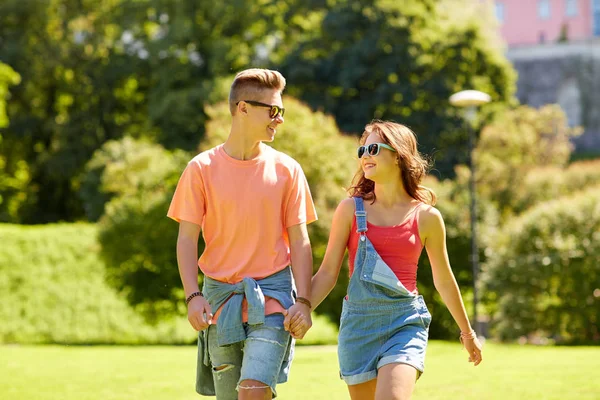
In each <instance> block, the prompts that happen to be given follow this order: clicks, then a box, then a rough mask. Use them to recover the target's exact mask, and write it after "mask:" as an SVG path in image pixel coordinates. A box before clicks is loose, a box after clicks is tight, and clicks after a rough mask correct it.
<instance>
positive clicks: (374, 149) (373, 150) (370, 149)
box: [358, 143, 396, 158]
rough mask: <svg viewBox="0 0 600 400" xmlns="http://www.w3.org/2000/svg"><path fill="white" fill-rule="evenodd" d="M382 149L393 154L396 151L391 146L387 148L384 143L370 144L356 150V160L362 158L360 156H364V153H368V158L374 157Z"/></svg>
mask: <svg viewBox="0 0 600 400" xmlns="http://www.w3.org/2000/svg"><path fill="white" fill-rule="evenodd" d="M382 147H383V148H384V149H388V150H391V151H393V152H396V150H395V149H394V148H393V147H392V146H389V145H387V144H385V143H371V144H370V145H368V146H360V147H359V148H358V158H362V156H364V155H365V153H369V155H370V156H376V155H377V154H379V150H380V149H381V148H382Z"/></svg>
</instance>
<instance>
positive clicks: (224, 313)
mask: <svg viewBox="0 0 600 400" xmlns="http://www.w3.org/2000/svg"><path fill="white" fill-rule="evenodd" d="M292 282H293V280H292V270H291V268H290V267H286V268H285V269H283V270H281V271H279V272H277V273H275V274H273V275H270V276H267V277H265V278H263V279H259V280H254V279H252V278H244V279H243V280H242V281H241V282H238V283H235V284H230V283H225V282H220V281H217V280H215V279H212V278H210V277H208V276H205V277H204V286H203V293H204V296H205V298H206V300H207V301H208V303H209V304H210V308H211V310H213V312H215V311H216V310H218V309H219V307H221V306H223V309H222V310H221V314H219V319H218V321H217V344H218V345H219V346H226V345H230V344H233V343H237V342H241V341H244V340H246V331H245V330H244V326H243V321H242V302H243V300H244V297H245V298H246V300H247V301H248V324H250V325H258V324H263V323H264V322H265V296H268V297H271V298H273V299H275V300H277V301H278V302H279V303H280V304H281V305H282V307H283V308H285V309H288V308H290V307H291V306H292V305H293V304H294V300H293V299H292V296H293V283H292ZM230 296H231V297H230ZM223 304H225V305H223ZM292 345H293V341H292V340H290V342H289V345H288V346H289V347H291V346H292ZM287 354H290V355H291V354H293V352H291V351H290V349H289V348H288V351H287ZM198 357H202V359H201V360H198V361H199V362H198V369H199V371H197V381H196V390H197V391H198V393H200V394H205V395H210V393H211V392H213V393H214V382H213V379H212V365H211V362H210V356H209V354H208V329H205V330H203V331H200V333H199V337H198ZM284 366H285V367H286V368H287V367H288V363H286V362H284V363H283V365H282V368H284ZM200 369H202V370H200ZM212 395H213V396H214V394H212Z"/></svg>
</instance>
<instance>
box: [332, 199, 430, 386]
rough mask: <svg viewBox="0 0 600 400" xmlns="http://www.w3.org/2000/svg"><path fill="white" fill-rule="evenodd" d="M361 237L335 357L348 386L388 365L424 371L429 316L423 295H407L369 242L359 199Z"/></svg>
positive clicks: (371, 377) (357, 206) (368, 377)
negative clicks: (409, 366)
mask: <svg viewBox="0 0 600 400" xmlns="http://www.w3.org/2000/svg"><path fill="white" fill-rule="evenodd" d="M354 202H355V206H356V211H355V215H356V225H357V227H358V232H359V233H360V237H359V242H358V249H357V252H356V260H355V263H354V273H353V274H352V277H351V278H350V283H349V285H348V295H347V297H346V299H345V300H344V304H343V307H342V316H341V323H340V333H339V341H338V342H339V343H338V357H339V362H340V376H341V377H342V379H344V381H345V382H346V383H347V384H349V385H356V384H359V383H363V382H367V381H369V380H371V379H374V378H375V377H376V376H377V369H378V368H381V367H382V366H384V365H386V364H391V363H402V364H408V365H411V366H413V367H414V368H415V369H417V371H419V376H420V374H421V373H422V372H423V370H424V361H425V352H426V349H427V338H428V332H429V324H430V322H431V314H430V313H429V311H428V310H427V306H426V305H425V301H424V300H423V297H422V296H419V295H416V294H415V293H413V292H409V291H408V290H407V289H406V287H404V285H403V284H402V282H400V281H399V280H398V278H397V277H396V275H395V274H394V272H393V271H392V270H391V269H390V268H389V267H388V265H387V264H386V263H385V262H384V261H383V260H382V259H381V257H380V256H379V254H378V253H377V251H376V250H375V248H374V247H373V244H372V243H371V241H370V240H369V238H368V237H367V234H366V233H367V213H366V212H365V210H364V204H363V200H362V199H361V198H359V197H355V198H354Z"/></svg>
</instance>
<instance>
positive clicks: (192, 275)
mask: <svg viewBox="0 0 600 400" xmlns="http://www.w3.org/2000/svg"><path fill="white" fill-rule="evenodd" d="M200 229H201V228H200V225H198V224H194V223H192V222H187V221H181V222H180V223H179V236H178V237H177V264H178V266H179V276H180V277H181V282H182V283H183V290H184V291H185V297H186V298H187V297H188V296H189V295H191V294H192V293H195V292H199V291H200V290H199V289H198V239H199V237H200ZM211 318H212V313H211V309H210V305H209V304H208V301H206V299H205V298H204V297H202V296H196V297H193V298H192V299H191V300H190V302H189V304H188V321H190V324H191V325H192V327H193V328H194V329H195V330H197V331H201V330H203V329H206V328H207V327H208V325H209V324H210V320H211Z"/></svg>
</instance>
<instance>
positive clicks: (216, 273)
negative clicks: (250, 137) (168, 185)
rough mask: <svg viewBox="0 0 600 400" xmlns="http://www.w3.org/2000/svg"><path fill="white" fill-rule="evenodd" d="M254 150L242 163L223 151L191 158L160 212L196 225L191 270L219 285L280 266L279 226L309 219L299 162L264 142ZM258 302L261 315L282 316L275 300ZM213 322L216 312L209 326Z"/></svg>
mask: <svg viewBox="0 0 600 400" xmlns="http://www.w3.org/2000/svg"><path fill="white" fill-rule="evenodd" d="M260 148H261V152H260V154H259V155H258V156H257V157H256V158H253V159H251V160H244V161H242V160H237V159H235V158H232V157H230V156H229V155H228V154H227V153H226V152H225V149H224V148H223V145H219V146H217V147H214V148H212V149H210V150H207V151H205V152H202V153H200V154H198V155H197V156H196V157H194V158H193V159H192V160H191V161H190V162H189V163H188V165H187V167H186V169H185V170H184V171H183V174H182V175H181V178H180V179H179V183H178V184H177V189H176V190H175V194H174V195H173V199H172V201H171V205H170V207H169V211H168V213H167V215H168V216H169V217H170V218H172V219H174V220H175V221H177V222H180V221H182V220H183V221H188V222H192V223H194V224H198V225H200V226H201V227H202V235H203V238H204V242H205V244H206V246H205V249H204V252H203V253H202V255H201V256H200V259H199V260H198V266H199V268H200V270H201V271H202V272H203V273H204V275H206V276H209V277H211V278H213V279H215V280H218V281H221V282H226V283H231V284H235V283H238V282H241V281H242V280H243V278H245V277H251V278H253V279H262V278H265V277H267V276H269V275H272V274H274V273H276V272H279V271H281V270H282V269H284V268H286V267H287V266H288V265H290V263H291V258H290V245H289V239H288V235H287V228H289V227H291V226H294V225H297V224H301V223H306V224H309V223H311V222H313V221H315V220H316V219H317V214H316V211H315V207H314V204H313V200H312V196H311V194H310V189H309V187H308V182H307V181H306V177H305V176H304V172H303V171H302V168H301V167H300V164H298V162H297V161H295V160H294V159H293V158H291V157H290V156H288V155H286V154H284V153H281V152H279V151H277V150H275V149H273V148H272V147H270V146H268V145H266V144H264V143H261V145H260ZM265 300H266V302H265V314H273V313H276V312H281V311H282V310H283V307H282V306H281V304H279V302H278V301H277V300H275V299H271V298H265ZM213 313H214V310H213ZM217 318H218V312H217V313H215V318H213V322H214V321H216V319H217ZM243 318H244V321H247V302H246V301H245V300H244V305H243Z"/></svg>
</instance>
